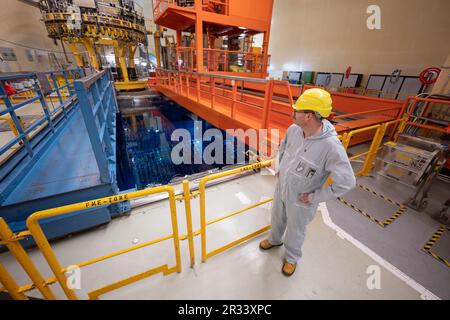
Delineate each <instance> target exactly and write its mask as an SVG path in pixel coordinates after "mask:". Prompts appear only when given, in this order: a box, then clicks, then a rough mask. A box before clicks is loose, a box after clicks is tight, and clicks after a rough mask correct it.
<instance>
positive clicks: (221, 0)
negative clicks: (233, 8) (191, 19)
mask: <svg viewBox="0 0 450 320" xmlns="http://www.w3.org/2000/svg"><path fill="white" fill-rule="evenodd" d="M196 1H198V0H153V2H152V3H153V17H154V19H155V20H156V19H157V18H159V16H160V15H161V14H162V13H163V12H164V11H165V10H167V8H169V6H173V7H174V8H194V7H195V2H196ZM229 8H230V6H229V0H202V10H203V11H208V12H214V13H218V14H224V15H228V14H229Z"/></svg>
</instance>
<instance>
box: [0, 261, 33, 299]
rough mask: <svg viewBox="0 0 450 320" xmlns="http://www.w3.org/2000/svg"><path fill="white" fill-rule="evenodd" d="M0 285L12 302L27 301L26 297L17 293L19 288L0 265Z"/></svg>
mask: <svg viewBox="0 0 450 320" xmlns="http://www.w3.org/2000/svg"><path fill="white" fill-rule="evenodd" d="M0 283H1V284H2V285H3V286H4V287H5V289H6V290H7V291H8V293H9V295H10V296H11V297H12V298H13V299H14V300H28V298H27V296H26V295H24V294H23V293H21V292H19V286H18V285H17V283H16V281H14V279H13V277H11V275H10V274H9V273H8V271H7V270H6V268H5V267H4V266H3V265H2V264H1V263H0Z"/></svg>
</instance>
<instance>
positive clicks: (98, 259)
mask: <svg viewBox="0 0 450 320" xmlns="http://www.w3.org/2000/svg"><path fill="white" fill-rule="evenodd" d="M172 238H173V235H170V236H166V237H162V238H159V239H155V240H152V241H148V242H146V243H142V244H139V245H137V246H133V247H130V248H127V249H123V250H120V251H116V252H113V253H110V254H106V255H104V256H101V257H98V258H94V259H91V260H87V261H84V262H80V263H77V264H76V266H77V267H79V268H82V267H86V266H88V265H91V264H94V263H97V262H100V261H103V260H107V259H109V258H113V257H116V256H119V255H121V254H124V253H128V252H131V251H135V250H138V249H141V248H144V247H148V246H150V245H152V244H155V243H159V242H162V241H165V240H169V239H172ZM67 271H68V269H67V268H64V269H62V272H63V273H65V272H67Z"/></svg>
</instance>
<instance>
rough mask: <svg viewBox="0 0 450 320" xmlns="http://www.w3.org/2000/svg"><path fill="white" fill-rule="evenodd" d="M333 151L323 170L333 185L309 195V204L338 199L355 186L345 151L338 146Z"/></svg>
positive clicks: (354, 179) (353, 175)
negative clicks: (326, 172) (328, 173)
mask: <svg viewBox="0 0 450 320" xmlns="http://www.w3.org/2000/svg"><path fill="white" fill-rule="evenodd" d="M333 151H334V152H331V153H330V157H329V158H328V159H327V161H326V163H325V170H326V171H328V172H331V174H330V178H332V179H333V184H332V185H330V186H327V187H323V188H320V189H317V190H315V191H314V192H313V193H311V197H310V201H311V202H315V203H319V202H325V201H327V200H330V199H333V198H337V197H340V196H342V195H344V194H345V193H347V192H348V191H350V190H352V189H353V188H354V187H355V185H356V178H355V174H354V172H353V169H352V166H351V164H350V161H349V160H348V157H347V152H346V151H345V149H344V148H343V147H342V146H339V147H338V148H336V149H335V150H333Z"/></svg>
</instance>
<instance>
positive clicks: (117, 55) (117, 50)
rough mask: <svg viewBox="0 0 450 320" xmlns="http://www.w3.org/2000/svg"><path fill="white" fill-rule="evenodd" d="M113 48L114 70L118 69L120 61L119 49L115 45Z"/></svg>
mask: <svg viewBox="0 0 450 320" xmlns="http://www.w3.org/2000/svg"><path fill="white" fill-rule="evenodd" d="M113 48H114V60H115V61H116V68H117V69H119V68H120V60H119V47H118V46H117V45H113Z"/></svg>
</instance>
